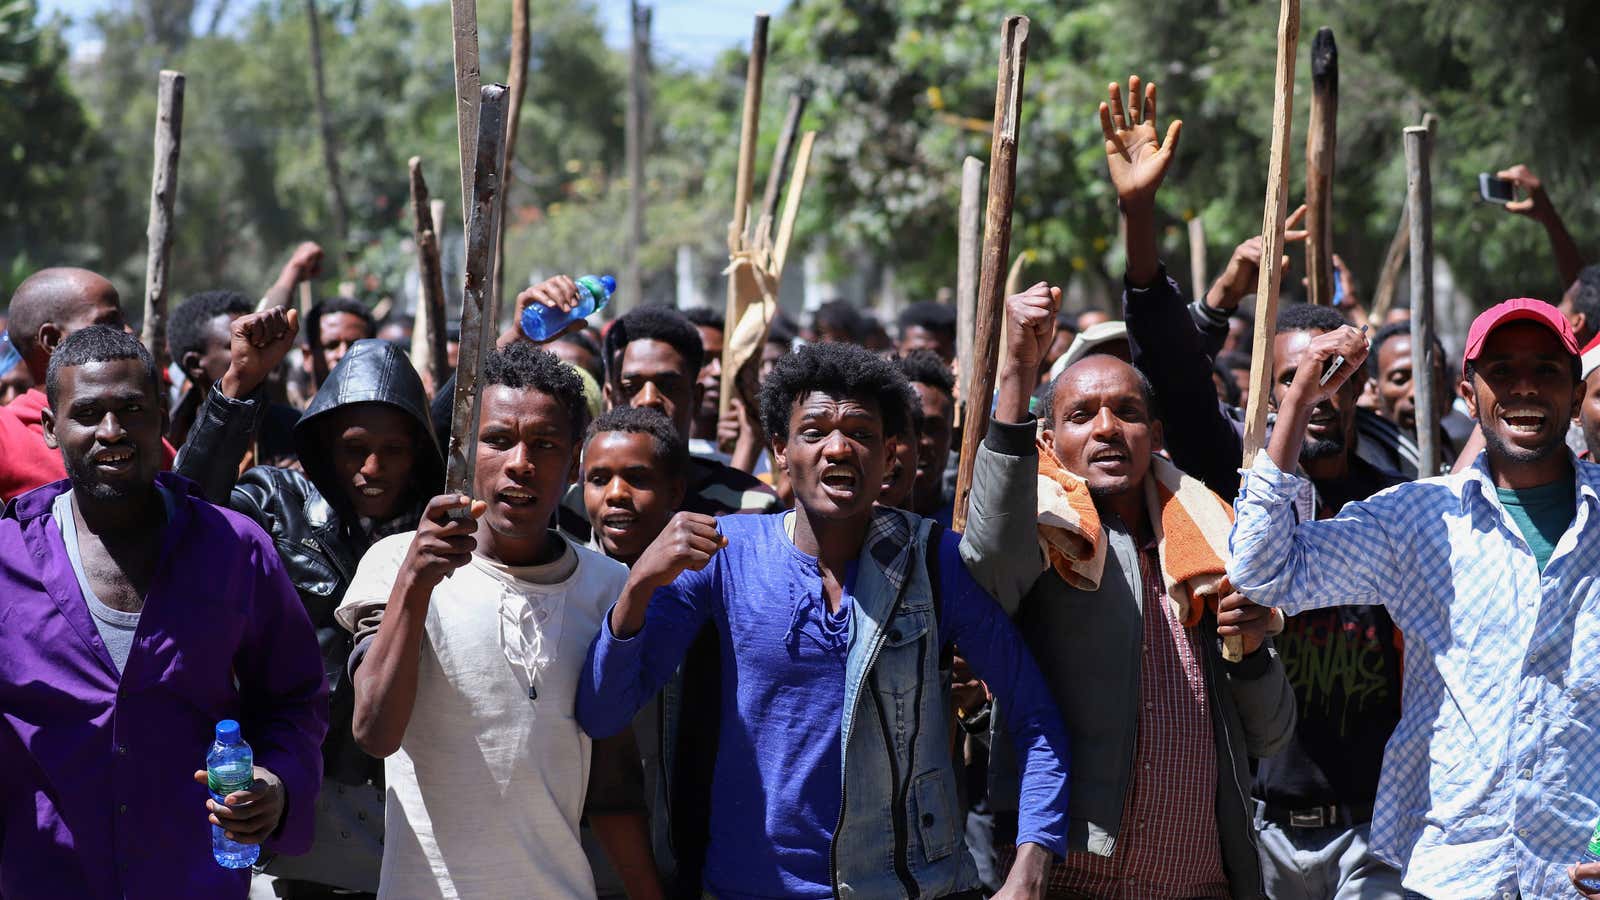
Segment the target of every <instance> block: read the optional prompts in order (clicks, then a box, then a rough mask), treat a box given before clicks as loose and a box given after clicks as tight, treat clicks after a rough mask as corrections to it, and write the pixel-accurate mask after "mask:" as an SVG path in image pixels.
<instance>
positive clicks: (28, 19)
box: [0, 0, 113, 293]
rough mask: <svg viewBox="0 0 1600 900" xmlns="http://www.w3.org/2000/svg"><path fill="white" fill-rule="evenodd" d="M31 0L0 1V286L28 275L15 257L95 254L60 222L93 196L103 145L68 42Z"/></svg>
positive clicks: (88, 240) (7, 287)
mask: <svg viewBox="0 0 1600 900" xmlns="http://www.w3.org/2000/svg"><path fill="white" fill-rule="evenodd" d="M37 16H38V8H37V5H36V3H35V2H34V0H0V269H4V270H5V271H4V273H3V274H0V291H3V292H5V293H9V292H10V291H11V289H12V288H14V287H15V286H16V284H17V283H18V282H19V281H20V280H21V278H22V277H25V276H26V275H27V273H26V272H23V273H21V275H20V276H19V275H17V272H16V266H15V265H13V264H11V263H12V261H14V260H18V259H24V258H27V257H30V256H31V257H33V258H37V259H41V260H49V259H56V258H59V257H60V256H61V255H63V254H65V255H67V256H75V255H79V254H86V253H92V252H93V251H92V236H91V235H89V234H86V233H84V231H82V230H80V229H64V228H63V227H62V224H63V223H64V222H68V221H71V220H72V219H73V218H75V215H76V212H77V211H78V210H80V209H82V208H83V207H84V206H86V205H88V204H90V203H91V202H97V201H99V200H100V199H113V198H105V197H103V195H101V194H99V192H98V191H96V189H95V184H94V182H95V180H96V179H95V176H96V175H97V174H98V171H99V166H98V164H97V157H99V156H100V155H101V154H103V153H104V152H105V149H106V148H105V147H104V146H103V144H102V143H101V142H100V141H99V140H98V139H97V137H96V136H95V134H94V133H93V130H92V128H91V127H90V123H89V121H88V118H87V116H86V114H85V112H84V109H83V105H82V104H81V103H80V101H79V99H78V97H77V96H76V95H75V94H74V93H73V91H72V89H71V87H70V86H69V85H68V82H67V73H66V68H67V65H66V64H67V48H66V45H65V43H64V42H63V41H62V39H61V35H60V34H59V32H58V31H57V30H56V29H55V28H54V27H39V26H38V25H37V24H36V22H35V19H36V18H37Z"/></svg>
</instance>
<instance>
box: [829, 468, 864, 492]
mask: <svg viewBox="0 0 1600 900" xmlns="http://www.w3.org/2000/svg"><path fill="white" fill-rule="evenodd" d="M860 483H861V477H860V475H858V474H857V473H856V471H855V470H854V469H848V468H845V467H844V466H829V467H828V468H826V469H824V470H823V472H822V486H823V488H825V489H827V490H829V491H835V492H839V493H850V494H853V493H855V491H856V488H857V486H858V485H859V484H860Z"/></svg>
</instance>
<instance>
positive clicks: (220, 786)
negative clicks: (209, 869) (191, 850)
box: [206, 719, 261, 869]
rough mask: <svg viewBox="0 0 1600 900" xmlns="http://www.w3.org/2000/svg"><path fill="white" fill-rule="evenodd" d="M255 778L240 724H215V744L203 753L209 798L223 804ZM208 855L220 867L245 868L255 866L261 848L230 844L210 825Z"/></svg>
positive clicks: (230, 720) (253, 766)
mask: <svg viewBox="0 0 1600 900" xmlns="http://www.w3.org/2000/svg"><path fill="white" fill-rule="evenodd" d="M255 777H256V776H255V759H254V754H252V753H251V752H250V745H249V744H246V743H245V742H244V740H243V739H241V738H240V737H239V723H238V722H235V721H234V720H232V719H223V720H222V721H221V722H218V723H217V741H216V743H214V744H212V745H211V752H209V753H207V754H206V784H207V787H209V788H210V789H211V799H212V800H215V801H216V802H217V803H222V801H223V798H224V797H227V796H228V795H229V794H232V793H234V792H235V791H243V790H249V788H250V785H251V784H253V783H254V782H255ZM211 855H212V856H213V857H215V858H216V860H217V865H219V866H222V867H224V868H227V869H246V868H249V867H250V866H253V865H255V862H256V858H257V857H259V856H260V855H261V847H260V846H258V845H256V844H241V843H239V842H238V841H230V840H228V838H227V837H226V836H225V835H224V834H223V829H222V828H219V827H218V826H216V825H213V826H211Z"/></svg>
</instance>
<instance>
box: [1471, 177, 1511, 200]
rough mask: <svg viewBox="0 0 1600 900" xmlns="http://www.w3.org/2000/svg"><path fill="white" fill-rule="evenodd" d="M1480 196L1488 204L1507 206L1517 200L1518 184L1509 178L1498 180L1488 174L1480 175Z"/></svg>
mask: <svg viewBox="0 0 1600 900" xmlns="http://www.w3.org/2000/svg"><path fill="white" fill-rule="evenodd" d="M1478 196H1479V197H1482V198H1483V199H1484V202H1486V203H1498V204H1500V205H1501V206H1505V205H1506V204H1507V203H1510V202H1511V201H1513V200H1515V199H1517V192H1516V183H1515V182H1513V181H1512V180H1511V179H1509V178H1498V177H1496V176H1494V175H1490V174H1489V173H1488V172H1479V173H1478Z"/></svg>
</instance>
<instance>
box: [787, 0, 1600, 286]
mask: <svg viewBox="0 0 1600 900" xmlns="http://www.w3.org/2000/svg"><path fill="white" fill-rule="evenodd" d="M1277 8H1278V4H1277V3H1275V2H1267V0H1173V2H1168V3H1161V4H1147V3H1134V2H1131V0H1075V2H1064V3H1045V2H1029V0H1010V2H1003V3H1002V2H997V0H973V2H966V3H961V4H952V3H946V2H940V0H900V2H889V0H879V2H872V0H808V2H802V3H798V4H796V5H794V6H793V7H791V9H790V11H789V12H788V13H787V14H786V15H785V16H784V17H783V18H782V19H781V20H780V21H779V22H778V23H777V27H776V37H775V40H774V47H775V49H774V51H773V59H774V64H776V65H778V66H779V67H781V69H782V70H783V71H786V72H789V73H794V74H799V75H804V76H806V77H810V78H812V79H813V80H814V81H816V83H817V84H818V86H819V90H818V95H819V97H818V101H817V102H815V103H814V104H813V106H812V115H811V118H812V120H813V124H814V125H815V126H816V127H819V128H821V129H822V130H823V133H824V137H823V141H824V143H823V144H821V146H820V153H819V160H818V162H819V165H820V168H819V171H817V172H816V177H815V178H814V181H813V184H814V188H815V189H817V192H816V193H814V194H808V196H807V217H806V220H805V224H806V226H807V231H806V233H807V234H809V235H814V236H817V237H820V238H822V239H823V240H825V241H826V242H827V243H828V244H829V245H831V246H833V247H836V248H841V247H866V248H869V251H870V252H871V253H874V254H877V255H881V256H883V257H886V258H888V259H891V260H894V261H895V263H896V264H897V266H898V269H897V274H898V275H900V276H901V278H902V280H904V281H907V282H909V285H908V286H909V287H910V289H911V290H910V292H911V293H912V294H923V295H927V294H929V293H931V292H932V291H934V290H936V289H937V288H938V287H941V286H945V285H948V284H949V283H950V282H951V281H952V280H953V271H952V269H953V266H951V264H950V263H949V260H950V259H951V258H952V254H953V251H954V231H955V224H954V217H955V207H956V201H957V197H958V193H959V190H960V168H961V158H962V157H963V156H965V155H968V154H970V155H973V156H976V157H978V158H979V159H983V160H987V159H988V133H987V122H988V121H989V120H990V119H991V117H992V114H993V106H994V99H993V98H994V79H995V72H996V61H997V59H998V44H999V41H998V34H999V24H1000V22H1001V19H1002V18H1003V16H1004V15H1005V14H1006V13H1010V12H1019V13H1024V14H1027V15H1029V16H1030V17H1031V19H1032V23H1031V32H1030V38H1029V50H1028V61H1027V69H1026V78H1025V99H1024V102H1023V122H1022V134H1021V136H1020V140H1019V147H1020V151H1019V156H1020V159H1019V165H1018V175H1017V184H1018V191H1017V198H1016V210H1015V220H1014V227H1013V238H1012V248H1013V252H1014V253H1017V252H1021V251H1024V250H1031V251H1033V252H1034V254H1035V257H1034V258H1035V262H1034V264H1033V265H1032V266H1030V267H1029V269H1028V273H1029V276H1030V278H1031V277H1034V276H1037V277H1042V278H1050V279H1056V280H1062V281H1065V280H1070V279H1077V280H1078V281H1079V283H1080V286H1082V287H1084V288H1086V289H1087V290H1088V291H1089V292H1090V293H1091V294H1103V293H1104V292H1105V291H1106V290H1107V289H1108V288H1110V287H1111V286H1112V285H1113V284H1114V282H1113V279H1115V278H1116V277H1119V276H1120V271H1121V264H1120V260H1118V259H1117V258H1116V257H1115V255H1114V249H1113V245H1114V244H1115V243H1116V229H1117V217H1116V210H1115V198H1114V197H1113V195H1112V193H1111V191H1110V189H1109V185H1108V184H1107V183H1106V180H1105V161H1104V148H1103V142H1102V140H1101V138H1100V134H1099V126H1098V122H1097V117H1096V112H1095V110H1096V107H1097V105H1098V103H1099V101H1101V100H1102V99H1104V98H1105V86H1106V83H1107V82H1108V81H1111V80H1119V79H1125V78H1126V76H1127V75H1129V74H1134V73H1137V74H1140V75H1143V76H1145V77H1146V78H1147V79H1151V78H1153V79H1155V80H1157V81H1158V82H1159V83H1160V113H1161V116H1162V119H1163V122H1165V121H1166V120H1167V119H1169V118H1171V117H1180V118H1182V119H1184V123H1185V128H1184V136H1183V140H1182V143H1181V149H1180V156H1179V159H1178V162H1177V164H1176V166H1175V169H1174V172H1173V174H1172V175H1171V176H1169V178H1168V182H1167V187H1166V188H1165V189H1164V190H1163V192H1162V206H1163V209H1164V210H1165V212H1166V213H1167V214H1168V215H1169V216H1170V219H1169V222H1168V226H1169V227H1167V228H1165V229H1164V230H1163V244H1164V247H1163V249H1164V251H1165V253H1166V255H1167V257H1168V259H1169V260H1171V261H1172V262H1173V263H1174V268H1175V269H1176V268H1177V265H1178V264H1181V263H1184V262H1186V261H1187V260H1186V256H1187V252H1186V250H1185V249H1184V247H1185V238H1184V232H1183V229H1182V228H1181V227H1180V226H1181V219H1182V218H1185V217H1188V216H1190V215H1194V214H1199V215H1202V216H1203V218H1204V221H1205V223H1206V226H1207V232H1208V239H1209V243H1210V254H1209V255H1210V256H1211V260H1210V263H1211V269H1212V271H1213V272H1214V271H1215V270H1216V269H1217V268H1218V267H1219V266H1220V265H1221V263H1222V261H1223V260H1225V259H1226V256H1227V254H1228V253H1229V252H1230V251H1231V248H1232V246H1233V244H1235V243H1237V242H1239V241H1242V240H1244V239H1245V238H1246V237H1248V236H1249V235H1251V234H1254V233H1255V232H1256V231H1258V230H1259V228H1260V221H1261V206H1262V198H1263V196H1264V194H1265V181H1266V167H1267V143H1268V138H1269V136H1270V132H1271V115H1272V91H1273V84H1272V78H1273V65H1274V57H1275V47H1276V34H1275V31H1276V20H1277ZM1321 25H1330V26H1332V27H1333V28H1334V30H1335V33H1336V36H1337V38H1338V41H1339V47H1340V57H1341V84H1340V91H1341V105H1340V121H1339V150H1338V174H1337V179H1336V183H1335V197H1334V203H1335V246H1336V249H1337V250H1338V251H1339V252H1340V253H1341V255H1343V256H1344V257H1345V258H1346V259H1347V260H1348V261H1349V262H1350V264H1351V265H1353V266H1354V267H1355V268H1356V271H1357V272H1358V273H1360V274H1362V275H1364V276H1365V277H1364V278H1363V279H1362V281H1363V283H1364V284H1365V285H1366V287H1368V288H1370V287H1371V286H1372V284H1373V282H1374V281H1375V280H1376V271H1377V268H1378V266H1379V265H1380V264H1381V262H1382V257H1383V253H1384V251H1385V249H1386V248H1387V245H1388V241H1389V238H1390V236H1391V235H1392V234H1393V231H1394V227H1395V224H1396V222H1397V220H1398V217H1399V211H1400V206H1401V204H1402V202H1403V198H1404V180H1405V179H1404V161H1403V153H1402V150H1401V142H1400V132H1401V129H1402V128H1403V127H1404V126H1406V125H1410V124H1416V123H1417V122H1418V121H1419V120H1420V117H1421V113H1422V112H1423V111H1431V112H1435V113H1437V114H1439V116H1440V117H1441V120H1442V125H1441V137H1440V142H1439V146H1438V148H1437V151H1436V157H1435V170H1434V185H1435V233H1436V237H1435V244H1436V248H1437V252H1438V253H1439V254H1440V255H1441V256H1443V257H1444V258H1445V259H1447V260H1448V262H1449V263H1450V264H1451V266H1452V267H1453V269H1454V271H1455V272H1456V275H1457V280H1458V282H1459V283H1460V284H1461V285H1462V286H1463V287H1464V289H1465V290H1467V291H1468V292H1469V293H1470V294H1472V295H1473V296H1474V297H1475V298H1477V299H1478V300H1479V301H1480V302H1481V301H1488V300H1492V299H1497V298H1500V297H1504V296H1509V295H1521V294H1531V295H1534V296H1543V297H1547V298H1551V299H1554V298H1555V296H1556V295H1557V294H1558V293H1559V291H1560V289H1561V287H1562V286H1561V285H1559V284H1558V283H1557V277H1556V274H1555V267H1554V265H1553V262H1552V261H1551V259H1550V254H1549V250H1548V248H1547V245H1546V243H1545V238H1544V234H1543V232H1542V230H1541V229H1540V228H1539V227H1538V226H1537V225H1534V224H1533V223H1531V222H1529V221H1527V220H1525V219H1521V218H1517V217H1514V216H1507V215H1505V214H1503V212H1502V211H1500V210H1498V209H1492V208H1485V207H1483V206H1481V205H1479V204H1478V203H1477V202H1476V199H1475V198H1476V173H1477V172H1479V171H1483V170H1489V171H1493V170H1495V169H1498V168H1501V167H1504V166H1509V165H1510V164H1511V163H1514V162H1518V161H1523V162H1527V163H1528V165H1529V166H1530V167H1531V168H1533V169H1534V170H1535V171H1536V172H1538V173H1540V174H1541V176H1543V178H1544V180H1545V183H1546V186H1547V188H1548V189H1549V191H1550V193H1551V195H1552V196H1553V197H1554V198H1555V200H1556V203H1557V205H1558V207H1559V208H1560V209H1561V211H1562V213H1563V215H1564V216H1565V218H1566V219H1567V222H1568V225H1569V226H1570V227H1571V228H1572V230H1573V232H1574V234H1576V235H1577V236H1578V238H1579V241H1580V243H1585V241H1584V237H1585V236H1586V235H1592V234H1594V233H1595V232H1596V228H1597V226H1600V202H1597V200H1596V198H1595V196H1594V193H1593V191H1592V187H1593V184H1594V180H1595V177H1596V170H1595V167H1594V163H1593V158H1594V155H1593V152H1592V149H1591V148H1592V147H1593V146H1595V141H1596V139H1597V138H1600V118H1597V117H1595V116H1594V115H1592V112H1591V111H1592V110H1593V109H1595V108H1596V104H1597V102H1600V67H1597V55H1596V50H1595V48H1596V47H1597V46H1600V40H1597V38H1600V7H1596V6H1595V4H1593V3H1591V2H1585V0H1567V2H1564V3H1555V4H1545V5H1533V6H1527V5H1523V6H1517V5H1507V4H1504V3H1500V2H1497V0H1458V2H1454V3H1448V4H1439V3H1430V2H1427V0H1383V2H1377V0H1330V2H1328V3H1323V4H1317V5H1315V6H1311V5H1307V6H1306V7H1305V8H1304V18H1303V21H1302V29H1303V30H1302V34H1301V40H1300V47H1301V52H1300V59H1299V65H1298V66H1297V85H1296V93H1295V99H1296V102H1295V106H1294V118H1293V122H1294V134H1293V141H1292V146H1293V147H1294V150H1295V152H1294V157H1295V165H1294V169H1293V171H1292V174H1291V195H1292V196H1294V197H1296V198H1298V197H1299V196H1300V195H1301V194H1303V185H1304V169H1303V158H1302V157H1303V150H1302V148H1303V147H1304V143H1305V128H1306V121H1307V120H1306V116H1307V114H1308V110H1309V103H1310V71H1309V63H1308V62H1307V53H1308V50H1309V46H1310V39H1311V36H1312V34H1313V33H1314V32H1315V30H1316V28H1317V27H1319V26H1321ZM1585 245H1586V246H1590V245H1592V242H1588V243H1585ZM1298 268H1299V260H1298V259H1297V260H1296V269H1297V270H1298ZM1297 281H1298V279H1296V283H1297Z"/></svg>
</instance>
